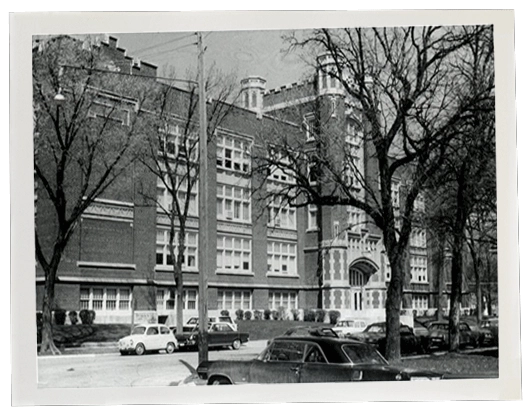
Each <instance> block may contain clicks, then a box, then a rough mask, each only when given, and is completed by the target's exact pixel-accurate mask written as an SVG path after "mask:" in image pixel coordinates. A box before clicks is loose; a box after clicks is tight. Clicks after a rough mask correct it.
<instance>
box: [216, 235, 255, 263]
mask: <svg viewBox="0 0 529 416" xmlns="http://www.w3.org/2000/svg"><path fill="white" fill-rule="evenodd" d="M251 258H252V249H251V240H250V239H249V238H244V237H233V236H222V235H217V269H218V270H221V271H243V272H249V271H251V270H252V263H251Z"/></svg>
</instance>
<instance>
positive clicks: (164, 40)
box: [113, 31, 309, 88]
mask: <svg viewBox="0 0 529 416" xmlns="http://www.w3.org/2000/svg"><path fill="white" fill-rule="evenodd" d="M287 33H288V32H284V31H232V32H206V33H205V34H204V44H205V46H206V48H207V49H206V55H205V62H206V67H207V68H209V67H210V66H211V65H215V66H216V67H218V68H219V69H220V70H221V71H222V72H223V73H226V74H229V73H234V74H235V75H236V76H237V78H238V79H239V80H240V79H241V78H244V77H246V76H248V75H257V76H261V77H263V78H265V79H266V81H267V88H275V87H278V86H281V85H285V84H289V83H293V82H297V81H300V80H301V79H303V78H304V77H306V76H307V74H308V71H309V68H308V66H307V65H306V64H304V63H303V61H302V60H301V59H300V57H299V56H298V54H297V53H293V52H291V53H286V48H287V46H288V44H287V43H285V42H284V41H283V40H282V39H281V36H282V35H285V34H287ZM113 36H116V37H117V38H118V46H120V47H122V48H125V49H126V50H127V55H128V56H131V57H134V58H136V57H137V58H140V59H141V60H143V61H146V62H149V63H152V64H155V65H157V66H158V69H159V70H158V74H159V75H160V76H163V75H166V74H167V69H168V68H169V67H173V68H174V69H175V71H176V74H175V75H174V76H177V77H178V78H180V77H182V78H184V77H186V75H187V73H188V70H196V67H197V46H196V35H194V34H193V33H190V32H173V33H135V34H131V33H129V34H125V33H117V34H113Z"/></svg>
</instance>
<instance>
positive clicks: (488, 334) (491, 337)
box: [478, 318, 498, 346]
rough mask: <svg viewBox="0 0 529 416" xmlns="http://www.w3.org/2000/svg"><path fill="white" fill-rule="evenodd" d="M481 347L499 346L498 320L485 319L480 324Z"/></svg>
mask: <svg viewBox="0 0 529 416" xmlns="http://www.w3.org/2000/svg"><path fill="white" fill-rule="evenodd" d="M478 331H479V333H480V345H483V346H497V345H498V318H489V319H484V320H482V321H481V322H480V323H479V328H478Z"/></svg>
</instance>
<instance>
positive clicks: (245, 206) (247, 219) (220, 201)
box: [217, 183, 252, 224]
mask: <svg viewBox="0 0 529 416" xmlns="http://www.w3.org/2000/svg"><path fill="white" fill-rule="evenodd" d="M237 207H238V208H237ZM217 219H219V220H227V221H234V222H242V223H247V224H249V223H251V221H252V198H251V195H250V190H249V189H248V188H245V187H242V186H236V185H227V184H222V183H219V184H217Z"/></svg>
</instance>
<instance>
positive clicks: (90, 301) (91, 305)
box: [79, 287, 132, 311]
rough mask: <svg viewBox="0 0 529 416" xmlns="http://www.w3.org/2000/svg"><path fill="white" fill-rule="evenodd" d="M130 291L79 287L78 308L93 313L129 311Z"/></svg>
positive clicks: (127, 289)
mask: <svg viewBox="0 0 529 416" xmlns="http://www.w3.org/2000/svg"><path fill="white" fill-rule="evenodd" d="M131 294H132V291H131V289H130V288H112V287H81V289H80V291H79V308H80V309H93V310H95V311H118V310H120V311H127V310H130V308H131V306H130V301H131V297H132V296H131Z"/></svg>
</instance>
